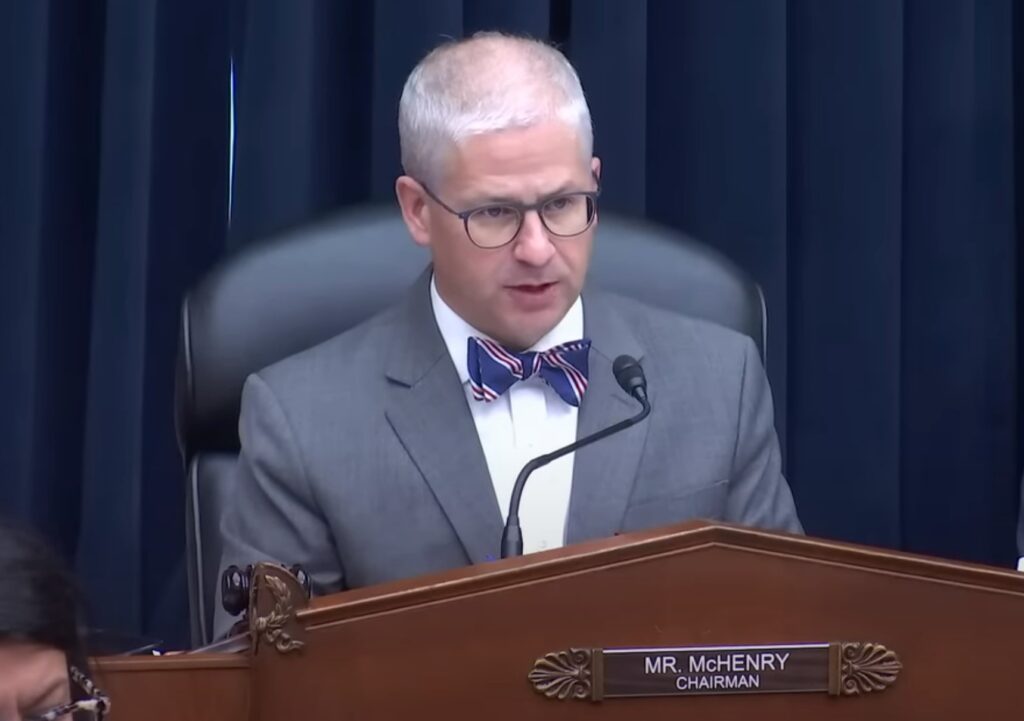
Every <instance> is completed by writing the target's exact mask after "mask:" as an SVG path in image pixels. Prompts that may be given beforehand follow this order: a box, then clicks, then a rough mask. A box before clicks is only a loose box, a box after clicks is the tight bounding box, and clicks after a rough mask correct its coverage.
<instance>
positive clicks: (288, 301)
mask: <svg viewBox="0 0 1024 721" xmlns="http://www.w3.org/2000/svg"><path fill="white" fill-rule="evenodd" d="M428 262H429V256H428V255H427V254H426V252H425V251H423V250H422V249H421V248H418V247H417V246H415V244H413V243H412V242H411V241H410V240H409V239H408V233H407V231H406V228H405V225H404V224H403V223H402V219H401V216H400V215H399V213H398V211H397V209H396V208H394V207H369V208H360V209H354V210H348V211H345V212H342V213H339V214H337V215H334V216H331V217H328V218H325V219H322V220H319V221H316V222H314V223H310V224H308V225H304V226H301V227H298V228H293V229H291V230H288V231H285V232H282V233H280V234H278V235H276V236H274V237H272V238H268V239H265V240H263V241H261V242H258V243H254V244H252V245H250V246H247V247H246V248H244V249H243V250H242V251H241V252H239V253H237V254H235V255H233V256H231V257H229V258H227V259H225V261H224V262H222V263H221V264H220V265H219V266H218V267H217V268H215V269H214V270H213V271H212V272H210V273H209V275H208V276H207V277H206V278H205V279H204V280H203V281H202V282H201V283H200V284H199V285H198V286H197V287H196V288H194V289H193V290H192V291H191V292H189V293H188V295H187V296H186V298H185V301H184V303H183V306H182V314H181V331H180V332H181V335H180V341H179V353H178V370H177V379H176V392H175V416H176V428H177V433H178V441H179V445H180V448H181V452H182V456H183V458H184V460H185V464H186V468H187V476H186V480H187V486H186V488H187V504H188V505H187V508H186V518H187V533H188V536H187V546H188V547H187V554H188V558H187V561H188V571H189V597H190V598H189V600H190V606H191V617H192V640H193V643H196V644H198V643H202V642H206V641H209V640H210V634H211V630H212V618H213V611H214V603H215V599H216V594H217V586H218V583H219V579H218V578H217V573H218V566H219V562H220V553H221V541H220V532H219V524H220V518H221V517H222V515H223V512H224V510H225V508H226V507H227V506H228V505H229V504H230V502H231V496H232V494H231V489H230V486H229V484H228V479H229V478H230V476H231V469H232V466H233V465H234V463H235V460H236V458H237V455H238V447H239V442H238V413H239V402H240V397H241V390H242V385H243V383H244V381H245V378H246V377H247V376H248V375H249V374H250V373H253V372H255V371H258V370H259V369H261V368H263V367H265V366H267V365H270V364H271V363H273V362H275V361H277V360H280V359H282V358H285V357H287V356H289V355H291V354H293V353H296V352H298V351H300V350H303V349H305V348H308V347H310V346H312V345H315V344H317V343H319V342H321V341H324V340H326V339H328V338H330V337H332V336H334V335H336V334H338V333H340V332H342V331H344V330H346V329H348V328H350V327H352V326H354V325H356V324H357V323H359V322H360V321H362V320H364V319H366V318H368V317H369V316H370V315H372V314H373V313H375V312H377V311H378V310H381V309H383V308H385V307H386V306H388V305H390V304H391V303H393V302H394V301H396V300H397V299H398V298H399V297H400V296H401V294H402V293H403V292H404V291H405V290H406V289H407V288H408V286H409V285H410V284H411V283H412V282H413V281H414V280H415V279H416V277H417V276H418V275H419V274H420V273H421V272H422V271H423V269H424V268H425V267H426V266H427V263H428ZM587 282H588V285H592V286H596V287H601V288H604V289H607V290H612V291H616V292H619V293H621V294H623V295H626V296H630V297H633V298H636V299H639V300H642V301H646V302H648V303H650V304H652V305H656V306H661V307H664V308H668V309H671V310H675V311H677V312H680V313H684V314H687V315H690V316H694V317H697V318H702V319H705V320H710V321H713V322H716V323H719V324H720V325H724V326H726V327H729V328H733V329H735V330H738V331H740V332H742V333H744V334H746V335H748V336H750V337H751V338H753V340H754V341H755V343H756V344H757V346H758V349H759V350H760V351H761V353H762V358H763V355H764V348H765V311H764V299H763V296H762V294H761V290H760V288H759V287H758V286H757V284H755V283H754V282H752V281H751V279H750V278H749V277H747V275H746V274H745V273H743V272H742V271H741V270H740V269H739V268H738V267H736V266H735V265H734V264H733V263H732V262H730V261H729V260H727V259H726V258H725V257H723V256H722V255H721V254H719V253H718V252H716V251H714V250H712V249H711V248H709V247H707V246H704V245H701V244H700V243H698V242H696V241H694V240H692V239H691V238H688V237H687V236H685V235H682V234H680V233H678V232H676V231H674V230H670V229H668V228H665V227H661V226H657V225H653V224H651V223H647V222H642V221H636V220H628V219H625V218H621V217H616V216H614V215H612V214H609V213H602V214H601V220H600V226H599V229H598V231H597V240H596V243H595V251H594V257H593V260H592V262H591V267H590V274H589V276H588V281H587ZM254 560H258V559H254Z"/></svg>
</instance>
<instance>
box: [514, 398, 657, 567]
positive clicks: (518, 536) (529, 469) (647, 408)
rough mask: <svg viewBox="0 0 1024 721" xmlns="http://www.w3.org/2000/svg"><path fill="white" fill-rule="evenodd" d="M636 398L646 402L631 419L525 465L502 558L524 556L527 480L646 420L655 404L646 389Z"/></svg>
mask: <svg viewBox="0 0 1024 721" xmlns="http://www.w3.org/2000/svg"><path fill="white" fill-rule="evenodd" d="M634 397H635V398H636V399H637V400H638V401H640V403H642V404H643V408H642V409H641V410H640V412H639V413H637V414H636V415H635V416H633V417H632V418H627V419H626V420H624V421H619V422H618V423H616V424H615V425H613V426H608V427H607V428H605V429H604V430H601V431H598V432H597V433H595V434H593V435H590V436H587V437H586V438H581V439H580V440H578V441H576V442H575V443H571V444H569V445H568V446H565V447H564V448H559V449H558V450H556V451H552V452H551V453H548V454H546V455H543V456H538V457H537V458H534V459H533V460H532V461H530V462H529V463H527V464H526V465H525V466H523V470H521V471H520V472H519V475H518V476H517V477H516V482H515V485H514V486H512V498H511V500H510V501H509V504H508V521H506V522H505V530H504V531H503V532H502V534H501V557H502V558H510V557H511V556H521V555H523V531H522V529H521V528H520V527H519V501H520V499H521V498H522V496H523V488H524V487H525V486H526V479H527V478H528V477H529V476H530V474H531V473H533V472H534V471H535V470H537V469H538V468H540V467H542V466H546V465H547V464H549V463H551V461H554V460H557V459H559V458H561V457H562V456H564V455H567V454H569V453H572V452H573V451H577V450H579V449H580V448H583V447H584V446H589V445H590V444H591V443H594V442H596V441H599V440H601V439H602V438H607V437H608V436H610V435H612V434H613V433H618V432H619V431H624V430H626V429H627V428H629V427H630V426H635V425H636V424H637V423H639V422H640V421H642V420H643V419H644V418H646V417H647V416H648V414H650V412H651V404H650V403H649V402H648V401H647V394H646V393H645V392H637V393H636V394H635V395H634Z"/></svg>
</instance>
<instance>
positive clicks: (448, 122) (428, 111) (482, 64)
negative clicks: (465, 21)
mask: <svg viewBox="0 0 1024 721" xmlns="http://www.w3.org/2000/svg"><path fill="white" fill-rule="evenodd" d="M552 119H558V120H561V121H562V122H564V123H566V124H567V125H569V126H570V127H571V128H573V129H574V130H575V131H576V133H577V136H578V137H579V141H580V146H581V148H580V149H581V152H582V154H583V156H584V159H585V160H587V161H589V159H590V156H591V155H592V153H593V145H594V133H593V128H592V126H591V121H590V109H589V108H588V107H587V100H586V97H585V96H584V94H583V87H582V86H581V85H580V79H579V76H577V74H576V71H575V70H574V69H573V67H572V65H571V64H570V63H569V61H568V60H567V59H566V57H565V56H564V55H563V54H562V53H561V52H560V51H558V50H557V49H556V48H554V47H552V46H551V45H548V44H547V43H544V42H541V41H539V40H534V39H531V38H525V37H519V36H513V35H505V34H502V33H494V32H486V33H477V34H475V35H473V36H472V37H471V38H469V39H466V40H459V41H452V42H448V43H446V44H444V45H441V46H440V47H438V48H435V49H434V50H433V51H431V52H430V53H429V54H428V55H427V56H426V57H425V58H423V60H421V61H420V62H419V64H418V65H417V66H416V67H415V68H414V69H413V71H412V73H410V74H409V78H408V79H407V80H406V82H405V88H404V89H403V90H402V99H401V101H400V103H399V109H398V135H399V141H400V143H401V148H402V167H403V168H404V169H405V172H406V174H407V175H410V176H412V177H414V178H417V179H418V180H421V181H423V182H427V183H437V182H438V181H439V179H440V177H441V175H442V173H443V170H444V163H445V156H446V155H447V153H448V152H449V151H450V150H451V148H452V147H453V146H454V145H456V144H458V143H459V142H460V141H462V140H464V139H465V138H467V137H469V136H471V135H477V134H481V133H489V132H495V131H498V130H505V129H508V128H525V127H530V126H532V125H536V124H537V123H540V122H543V121H546V120H552Z"/></svg>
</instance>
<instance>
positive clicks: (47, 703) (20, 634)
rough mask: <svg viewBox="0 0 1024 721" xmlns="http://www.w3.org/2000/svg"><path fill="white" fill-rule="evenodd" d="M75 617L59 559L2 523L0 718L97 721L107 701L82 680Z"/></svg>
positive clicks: (70, 586)
mask: <svg viewBox="0 0 1024 721" xmlns="http://www.w3.org/2000/svg"><path fill="white" fill-rule="evenodd" d="M80 616H81V614H80V604H79V593H78V589H77V585H76V583H75V581H74V578H73V576H72V575H71V573H70V572H69V571H68V569H67V568H66V566H65V565H64V563H63V561H62V560H61V559H60V558H59V557H58V556H57V555H56V554H55V553H54V552H53V551H52V550H51V549H50V548H49V546H47V545H46V544H45V543H44V542H43V541H42V540H41V539H40V538H38V537H36V536H35V535H33V534H31V533H28V532H26V531H24V530H21V529H18V528H15V527H13V526H11V525H9V524H6V523H2V522H0V679H2V682H0V721H8V719H12V718H13V719H19V720H20V721H28V720H30V719H33V720H34V719H39V720H40V721H50V719H58V718H59V719H72V718H74V719H76V720H77V719H80V718H82V719H100V718H103V715H104V713H105V712H106V710H107V707H108V705H109V702H108V701H107V699H106V697H105V696H103V694H102V692H100V691H99V690H98V689H96V688H95V686H94V685H93V683H92V682H91V681H90V680H89V679H88V677H87V676H86V673H85V672H86V671H87V669H88V666H87V665H86V662H85V652H84V645H83V642H82V636H81V632H80V628H81V624H80V620H81V618H80ZM72 713H73V714H74V715H72Z"/></svg>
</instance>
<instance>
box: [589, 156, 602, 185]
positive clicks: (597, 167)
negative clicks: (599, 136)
mask: <svg viewBox="0 0 1024 721" xmlns="http://www.w3.org/2000/svg"><path fill="white" fill-rule="evenodd" d="M590 171H591V172H592V173H593V174H594V177H595V178H597V179H598V180H601V159H600V158H599V157H597V156H596V155H595V156H594V157H593V158H591V159H590Z"/></svg>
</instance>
